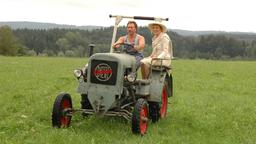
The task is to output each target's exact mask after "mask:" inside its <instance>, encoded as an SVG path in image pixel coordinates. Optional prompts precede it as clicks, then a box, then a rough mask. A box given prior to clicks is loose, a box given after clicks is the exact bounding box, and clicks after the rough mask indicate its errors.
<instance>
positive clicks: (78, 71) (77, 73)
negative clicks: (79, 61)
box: [74, 69, 83, 79]
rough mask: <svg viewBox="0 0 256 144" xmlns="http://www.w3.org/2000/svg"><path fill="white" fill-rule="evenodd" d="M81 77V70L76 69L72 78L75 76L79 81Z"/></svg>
mask: <svg viewBox="0 0 256 144" xmlns="http://www.w3.org/2000/svg"><path fill="white" fill-rule="evenodd" d="M82 75H83V71H82V70H81V69H76V70H74V76H75V77H76V78H78V79H79V78H80V77H81V76H82Z"/></svg>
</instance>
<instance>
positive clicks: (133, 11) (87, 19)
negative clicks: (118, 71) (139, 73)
mask: <svg viewBox="0 0 256 144" xmlns="http://www.w3.org/2000/svg"><path fill="white" fill-rule="evenodd" d="M254 1H255V0H0V21H1V22H6V21H33V22H47V23H57V24H70V25H78V26H82V25H97V26H110V25H113V24H114V19H113V18H112V19H110V18H109V14H113V15H126V16H153V17H163V18H165V17H168V18H169V21H168V22H165V24H166V26H167V27H168V28H169V29H184V30H194V31H196V30H216V31H240V32H256V19H255V17H256V16H255V15H256V4H255V2H254ZM126 22H127V20H123V21H122V22H121V25H125V24H126ZM137 22H138V24H139V25H141V26H143V25H147V24H148V23H149V22H150V21H141V20H138V21H137Z"/></svg>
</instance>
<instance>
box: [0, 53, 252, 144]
mask: <svg viewBox="0 0 256 144" xmlns="http://www.w3.org/2000/svg"><path fill="white" fill-rule="evenodd" d="M85 63H86V59H85V58H84V59H81V58H44V57H1V56H0V108H1V112H0V143H1V144H16V143H17V144H30V143H33V144H34V143H37V144H47V143H52V144H61V143H67V144H68V143H73V144H77V143H89V144H103V143H108V144H167V143H173V144H181V143H182V144H183V143H184V144H199V143H201V144H255V143H256V61H206V60H175V61H173V76H174V98H172V99H170V100H171V101H172V103H171V104H169V105H168V106H169V108H168V116H167V118H165V119H162V120H160V121H159V122H158V123H156V124H152V123H150V124H149V128H148V132H147V134H146V135H145V136H143V137H141V136H138V135H133V134H132V132H131V123H129V122H127V121H126V120H124V119H122V118H110V117H105V118H98V117H94V116H91V117H88V118H82V117H81V116H80V114H76V115H75V116H74V117H73V118H72V123H71V126H70V127H69V128H67V129H56V128H52V125H51V112H52V105H53V102H54V100H55V97H56V95H58V94H59V93H60V92H63V91H65V92H68V93H70V94H71V95H72V99H73V105H74V107H75V108H79V107H80V96H79V95H78V94H77V93H76V86H77V81H76V79H75V78H74V76H73V70H74V69H75V68H78V67H82V66H83V65H84V64H85Z"/></svg>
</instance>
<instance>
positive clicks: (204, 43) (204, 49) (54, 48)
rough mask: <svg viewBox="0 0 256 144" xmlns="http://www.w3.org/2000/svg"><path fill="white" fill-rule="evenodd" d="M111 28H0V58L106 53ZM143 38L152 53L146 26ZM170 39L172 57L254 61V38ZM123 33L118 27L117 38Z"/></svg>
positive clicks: (200, 37) (190, 37)
mask: <svg viewBox="0 0 256 144" xmlns="http://www.w3.org/2000/svg"><path fill="white" fill-rule="evenodd" d="M112 32H113V27H104V28H100V29H94V30H81V29H58V28H55V29H48V30H45V29H16V30H12V29H11V28H10V27H8V26H2V27H0V55H11V56H15V55H31V56H68V57H85V56H87V53H88V45H89V44H95V48H94V52H95V53H96V52H108V51H109V49H110V45H111V39H112ZM138 33H140V34H141V35H143V36H144V37H145V41H146V47H145V50H144V54H145V55H146V56H147V55H149V54H150V53H151V50H152V49H151V42H152V41H151V38H152V35H151V33H150V31H149V30H148V28H147V27H139V30H138ZM167 33H168V35H169V36H170V37H171V39H172V43H173V49H174V50H173V51H174V57H177V58H185V59H197V58H200V59H230V58H231V59H234V58H235V59H256V37H255V39H253V40H250V41H246V40H243V39H237V38H234V37H232V36H226V35H224V34H218V35H201V36H181V35H179V34H177V33H175V32H172V31H168V32H167ZM125 34H126V28H125V27H124V26H121V27H119V30H118V34H117V37H119V36H121V35H125Z"/></svg>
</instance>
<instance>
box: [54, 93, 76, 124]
mask: <svg viewBox="0 0 256 144" xmlns="http://www.w3.org/2000/svg"><path fill="white" fill-rule="evenodd" d="M71 111H72V100H71V96H70V95H69V94H67V93H62V94H59V95H58V96H57V97H56V99H55V101H54V104H53V109H52V126H53V127H58V128H65V127H68V126H69V124H70V122H71V118H72V116H71Z"/></svg>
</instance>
